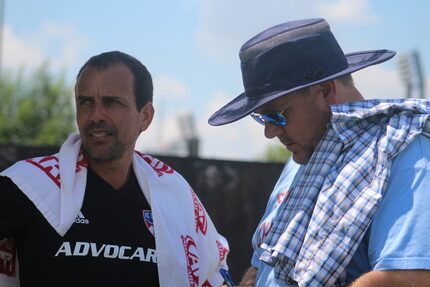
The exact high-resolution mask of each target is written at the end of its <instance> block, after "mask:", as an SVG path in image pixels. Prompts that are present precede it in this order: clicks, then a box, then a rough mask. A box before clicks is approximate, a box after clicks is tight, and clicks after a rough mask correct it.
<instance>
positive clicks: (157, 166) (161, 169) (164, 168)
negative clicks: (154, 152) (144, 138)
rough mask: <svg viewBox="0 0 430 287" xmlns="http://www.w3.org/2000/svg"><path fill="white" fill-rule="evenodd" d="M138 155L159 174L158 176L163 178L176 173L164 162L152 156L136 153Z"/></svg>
mask: <svg viewBox="0 0 430 287" xmlns="http://www.w3.org/2000/svg"><path fill="white" fill-rule="evenodd" d="M136 153H137V154H138V155H139V156H140V157H141V158H143V159H144V160H145V161H146V162H147V163H148V164H149V165H150V166H151V167H152V168H153V169H154V170H155V172H156V173H157V175H158V176H162V175H164V174H166V173H167V174H172V173H173V172H174V170H173V168H171V167H170V166H168V165H167V164H165V163H164V162H162V161H161V160H158V159H156V158H154V157H152V156H149V155H146V154H143V153H140V152H138V151H136Z"/></svg>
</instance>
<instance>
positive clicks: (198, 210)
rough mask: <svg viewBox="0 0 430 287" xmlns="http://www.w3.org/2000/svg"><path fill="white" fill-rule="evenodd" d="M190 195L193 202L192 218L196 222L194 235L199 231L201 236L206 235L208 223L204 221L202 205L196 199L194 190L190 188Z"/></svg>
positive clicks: (204, 213)
mask: <svg viewBox="0 0 430 287" xmlns="http://www.w3.org/2000/svg"><path fill="white" fill-rule="evenodd" d="M190 191H191V195H192V196H193V202H194V217H195V220H196V233H198V231H199V230H200V231H201V232H202V233H203V235H206V231H207V230H208V221H207V219H206V212H205V209H204V208H203V205H202V204H201V202H200V201H199V199H198V198H197V195H196V193H195V192H194V190H193V189H192V188H191V187H190Z"/></svg>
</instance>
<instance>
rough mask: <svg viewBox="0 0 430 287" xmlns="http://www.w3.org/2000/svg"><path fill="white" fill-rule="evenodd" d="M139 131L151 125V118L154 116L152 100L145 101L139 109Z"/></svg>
mask: <svg viewBox="0 0 430 287" xmlns="http://www.w3.org/2000/svg"><path fill="white" fill-rule="evenodd" d="M139 113H140V117H141V118H140V132H143V131H145V130H146V129H148V127H149V126H150V125H151V122H152V119H153V118H154V113H155V111H154V106H153V105H152V102H147V103H146V104H145V105H144V106H143V108H142V109H141V110H140V112H139Z"/></svg>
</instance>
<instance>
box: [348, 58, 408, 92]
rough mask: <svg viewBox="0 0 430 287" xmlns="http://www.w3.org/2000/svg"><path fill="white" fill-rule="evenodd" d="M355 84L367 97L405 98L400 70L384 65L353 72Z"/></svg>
mask: <svg viewBox="0 0 430 287" xmlns="http://www.w3.org/2000/svg"><path fill="white" fill-rule="evenodd" d="M353 77H354V80H355V84H356V86H357V88H358V89H359V90H360V92H361V93H362V95H363V96H364V97H365V98H366V99H389V98H391V99H396V98H404V96H405V89H404V87H403V86H402V84H401V81H400V72H399V71H398V70H396V69H387V68H384V67H383V66H372V67H368V68H366V69H364V70H361V71H358V72H356V73H354V74H353Z"/></svg>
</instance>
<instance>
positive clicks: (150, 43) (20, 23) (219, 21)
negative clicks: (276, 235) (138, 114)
mask: <svg viewBox="0 0 430 287" xmlns="http://www.w3.org/2000/svg"><path fill="white" fill-rule="evenodd" d="M429 8H430V2H428V1H405V0H399V1H390V0H379V1H376V0H373V1H371V0H313V1H311V0H265V1H261V0H233V1H232V0H182V1H180V0H171V1H138V0H128V1H124V0H121V1H120V0H89V1H79V0H76V1H58V0H38V1H34V0H0V170H2V169H3V168H6V167H7V166H9V165H10V164H12V163H13V162H15V161H16V160H18V159H24V158H28V157H33V156H36V155H44V154H50V153H53V152H56V150H58V147H59V145H60V144H61V143H62V142H63V141H64V140H65V138H66V137H67V135H68V134H70V133H71V132H74V131H76V125H75V123H74V109H75V108H74V99H73V96H74V95H73V86H74V84H75V77H76V74H77V72H78V70H79V69H80V67H81V66H82V65H83V64H84V62H85V61H87V60H88V58H90V57H91V56H93V55H95V54H99V53H102V52H105V51H111V50H120V51H123V52H126V53H129V54H131V55H133V56H135V57H136V58H138V59H139V60H140V61H141V62H142V63H143V64H145V65H146V66H147V68H148V69H149V71H150V72H151V74H152V77H153V80H154V106H155V109H156V113H155V119H154V122H153V124H152V125H151V127H150V128H149V130H148V131H147V132H145V133H144V134H142V135H141V136H140V138H139V140H138V143H137V149H138V150H140V151H142V152H144V153H148V154H153V155H156V156H157V157H159V158H160V159H161V160H163V161H165V162H167V163H168V164H169V165H171V166H172V167H174V168H175V169H176V170H178V171H179V172H180V173H182V174H183V175H184V177H185V178H186V179H187V180H188V181H189V182H190V184H191V185H192V186H193V187H194V189H195V190H196V192H197V194H198V195H199V197H200V198H201V200H202V202H203V203H204V205H205V207H206V209H207V211H208V213H209V214H210V216H211V217H212V220H213V221H214V223H215V225H216V226H217V228H218V230H219V231H220V232H221V233H222V234H223V235H225V236H226V237H227V238H228V239H229V242H230V247H231V252H230V257H229V264H230V267H231V270H232V274H233V277H234V279H235V280H236V281H238V280H239V279H240V277H241V276H242V274H243V272H244V271H245V270H246V269H247V268H248V267H249V265H250V258H251V254H252V248H251V245H250V241H251V236H252V233H253V232H254V230H255V227H256V225H257V223H258V221H259V219H260V217H261V215H262V213H263V211H264V209H265V205H266V202H267V198H268V196H269V194H270V192H271V190H272V188H273V186H274V184H275V182H276V180H277V178H278V176H279V174H280V172H281V170H282V167H283V163H284V162H285V161H286V159H287V158H288V156H289V154H288V153H287V152H286V150H285V148H283V147H282V146H280V144H279V143H278V142H277V140H276V139H275V140H267V139H265V138H264V135H263V126H260V125H258V124H257V123H256V122H254V121H253V120H252V119H250V118H249V117H248V118H245V119H243V120H240V121H238V122H236V123H233V124H230V125H227V126H221V127H211V126H209V125H208V124H207V120H208V118H209V116H210V115H211V114H212V113H213V112H215V111H216V110H217V109H219V108H220V107H221V106H223V105H224V104H225V103H227V102H228V101H230V100H232V99H233V98H235V97H236V96H238V95H239V94H241V93H242V92H243V86H242V79H241V72H240V62H239V57H238V52H239V49H240V47H241V45H242V44H243V43H244V42H245V41H246V40H248V39H249V38H251V37H252V36H254V35H255V34H257V33H259V32H260V31H262V30H264V29H266V28H268V27H270V26H273V25H276V24H279V23H282V22H286V21H290V20H295V19H299V18H314V17H323V18H326V19H327V20H328V22H329V23H330V25H331V28H332V31H333V33H334V34H335V36H336V38H337V39H338V41H339V43H340V45H341V47H342V48H343V50H344V52H345V53H349V52H356V51H361V50H372V49H391V50H395V51H397V53H398V54H397V56H396V57H395V58H394V59H393V60H391V61H389V62H386V63H384V64H382V65H378V66H376V67H370V68H367V69H365V70H363V71H360V72H357V73H354V79H355V82H356V85H357V87H358V88H359V90H360V91H361V92H362V94H363V95H364V96H365V97H366V98H367V99H372V98H405V97H417V98H427V97H428V93H427V90H426V87H428V85H429V77H428V76H427V75H426V72H427V71H429V70H430V54H429V47H430V45H429V44H430V37H429V36H428V32H427V29H428V27H430V19H429V17H428V11H429V10H430V9H429ZM238 227H239V228H238Z"/></svg>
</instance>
